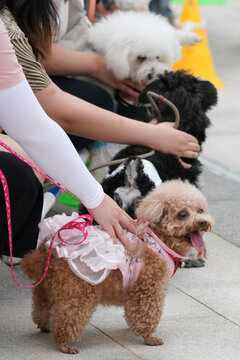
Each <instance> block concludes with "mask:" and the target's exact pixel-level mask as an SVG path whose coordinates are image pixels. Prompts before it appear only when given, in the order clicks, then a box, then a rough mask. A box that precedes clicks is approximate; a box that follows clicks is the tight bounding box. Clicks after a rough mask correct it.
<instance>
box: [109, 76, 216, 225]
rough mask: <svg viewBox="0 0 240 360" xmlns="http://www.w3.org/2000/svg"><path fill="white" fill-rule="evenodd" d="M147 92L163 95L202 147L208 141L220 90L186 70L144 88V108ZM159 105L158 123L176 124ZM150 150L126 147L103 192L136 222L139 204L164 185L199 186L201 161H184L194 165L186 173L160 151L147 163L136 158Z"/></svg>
mask: <svg viewBox="0 0 240 360" xmlns="http://www.w3.org/2000/svg"><path fill="white" fill-rule="evenodd" d="M148 91H152V92H155V93H157V94H159V95H162V96H163V97H165V98H166V99H167V100H169V101H171V102H172V103H173V104H174V105H175V106H176V107H177V109H178V111H179V114H180V124H179V127H178V129H179V130H182V131H185V132H187V133H189V134H191V135H193V136H195V137H196V138H197V140H198V142H199V145H200V146H202V144H203V142H204V141H205V139H206V129H207V128H208V127H209V126H210V124H211V122H210V119H209V118H208V116H207V112H208V110H210V109H211V108H212V107H213V106H214V105H216V104H217V90H216V88H215V87H214V85H213V84H212V83H210V82H209V81H205V80H201V79H199V78H196V77H194V76H192V75H190V74H188V73H187V72H185V71H184V70H178V71H176V72H173V71H166V72H165V73H164V74H159V75H158V76H157V77H156V78H155V79H154V80H152V81H151V82H150V83H149V84H148V85H147V86H146V87H145V88H144V90H143V91H142V92H141V94H140V96H139V102H140V103H141V104H147V103H148V99H147V93H148ZM156 103H157V102H156ZM157 105H158V108H159V111H160V113H161V119H160V120H159V121H161V122H165V121H167V122H175V115H174V112H173V111H172V109H171V108H170V107H169V106H168V105H166V104H165V103H157ZM153 126H154V125H153ZM150 150H151V149H149V148H146V147H143V146H133V145H131V146H127V147H126V148H124V149H123V150H121V151H120V152H118V153H117V154H116V155H115V157H114V158H113V160H116V159H122V158H126V160H125V161H124V162H123V164H121V165H120V166H118V165H112V166H110V168H109V173H108V175H107V176H106V177H105V178H104V179H103V181H102V186H103V189H104V192H105V193H107V194H108V195H109V196H111V197H112V198H113V199H114V200H115V201H116V202H117V203H118V205H119V206H120V207H121V208H122V209H124V210H125V211H126V212H127V213H128V214H129V215H130V216H131V217H133V218H135V208H136V206H137V204H138V202H139V200H140V199H141V198H142V197H144V196H145V195H147V193H148V192H149V191H150V190H152V189H153V188H154V187H155V186H157V185H158V184H159V183H160V182H161V181H163V182H164V181H166V180H172V179H178V178H179V179H181V180H188V181H189V182H190V183H192V184H194V185H196V186H198V180H199V175H200V174H201V171H202V165H201V163H200V161H199V160H198V159H187V158H183V160H184V161H185V162H187V163H190V164H191V165H192V166H191V168H189V169H186V168H184V167H183V166H182V165H181V163H180V162H179V160H178V159H177V157H176V156H174V155H170V154H165V153H162V152H160V151H155V153H154V154H153V155H151V156H150V157H148V158H147V159H144V160H140V159H139V158H138V157H137V156H138V155H142V154H145V153H148V152H150Z"/></svg>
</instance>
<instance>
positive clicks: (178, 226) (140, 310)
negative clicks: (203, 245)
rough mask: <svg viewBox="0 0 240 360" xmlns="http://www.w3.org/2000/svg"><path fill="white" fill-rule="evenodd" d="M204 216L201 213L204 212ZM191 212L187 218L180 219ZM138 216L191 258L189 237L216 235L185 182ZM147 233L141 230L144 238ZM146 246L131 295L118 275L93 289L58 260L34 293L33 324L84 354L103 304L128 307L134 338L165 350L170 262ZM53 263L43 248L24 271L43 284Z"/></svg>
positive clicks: (152, 196) (162, 192)
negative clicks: (159, 334)
mask: <svg viewBox="0 0 240 360" xmlns="http://www.w3.org/2000/svg"><path fill="white" fill-rule="evenodd" d="M200 210H201V211H200ZM183 212H185V213H186V216H185V217H183V216H181V215H180V214H181V213H183ZM136 214H137V216H138V217H139V218H141V219H142V221H143V223H144V222H146V221H148V222H149V226H150V228H151V229H152V230H153V231H154V232H155V233H156V234H157V235H159V236H160V237H161V239H162V240H163V241H164V242H165V243H166V244H167V245H168V246H169V247H170V248H172V249H173V250H174V251H176V252H178V253H179V254H181V255H183V256H184V255H186V254H187V253H188V252H189V250H190V249H191V248H192V244H191V242H190V240H189V236H188V234H189V233H191V232H193V231H195V232H199V233H203V232H205V231H210V230H211V228H212V220H211V217H210V215H209V214H208V213H207V203H206V199H205V198H204V196H203V194H202V193H201V192H200V191H199V190H198V189H197V188H196V187H195V186H193V185H191V184H189V183H186V182H185V183H183V182H181V181H179V180H174V181H170V182H166V183H165V184H163V185H161V186H159V187H158V188H156V189H154V190H153V191H152V192H151V193H149V194H148V195H147V196H146V197H145V198H144V199H143V200H142V201H141V203H140V204H139V206H138V208H137V210H136ZM145 231H146V229H145V228H144V227H143V226H140V227H139V233H140V234H141V235H143V234H144V232H145ZM137 243H138V246H139V244H140V245H141V254H142V255H141V256H142V258H143V261H144V264H145V266H144V268H143V270H142V271H141V273H140V276H139V278H138V280H137V281H136V282H135V283H133V284H132V285H130V287H129V288H128V289H127V290H126V289H124V288H123V282H122V275H121V273H120V271H119V270H113V271H111V273H110V274H109V276H108V277H107V278H106V279H105V280H104V282H102V283H101V284H99V285H95V286H93V285H90V284H88V283H87V282H85V281H83V280H82V279H80V278H78V277H77V276H76V275H75V274H74V273H73V272H72V271H71V270H70V268H69V266H68V264H67V262H66V261H65V260H63V259H57V258H52V259H51V262H50V267H49V270H48V273H47V276H46V278H45V279H44V281H43V282H42V283H41V284H40V285H39V286H38V287H36V288H34V289H33V312H32V317H33V321H34V322H35V323H36V324H37V325H38V327H39V328H40V330H41V331H51V332H52V334H53V336H54V339H55V342H56V344H57V345H58V346H59V348H60V349H61V350H62V351H63V352H65V353H71V354H75V353H77V352H78V351H79V350H78V348H77V347H76V346H75V345H73V344H71V343H72V342H74V341H77V340H78V339H79V338H80V336H81V334H82V331H83V328H84V326H86V325H87V323H88V322H89V320H90V317H91V315H92V313H93V312H94V310H95V308H96V306H97V305H98V304H103V305H116V306H124V308H125V319H126V321H127V323H128V325H129V327H130V328H131V330H132V331H133V333H134V334H136V335H140V336H142V337H143V338H144V341H145V343H146V344H148V345H161V344H163V341H162V339H160V338H155V337H153V336H152V333H153V332H154V330H155V329H156V327H157V325H158V323H159V320H160V317H161V314H162V310H163V303H164V298H165V293H166V290H167V286H168V282H169V273H168V269H167V264H166V262H165V261H164V260H163V259H162V258H160V257H159V255H157V253H155V252H153V251H152V250H151V249H149V248H148V247H147V246H146V245H145V244H144V243H142V242H137ZM46 261H47V250H46V248H45V245H44V244H42V245H41V246H40V247H39V248H38V249H37V250H35V251H33V252H32V253H29V254H27V255H26V256H25V257H24V258H23V260H22V262H21V267H22V269H23V271H24V272H25V273H26V274H27V275H28V277H29V278H30V279H31V280H33V281H34V282H37V281H39V280H40V278H41V276H42V274H43V272H44V268H45V265H46Z"/></svg>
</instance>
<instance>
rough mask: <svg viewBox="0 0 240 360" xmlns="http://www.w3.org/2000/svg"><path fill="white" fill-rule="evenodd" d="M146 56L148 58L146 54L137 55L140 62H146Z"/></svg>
mask: <svg viewBox="0 0 240 360" xmlns="http://www.w3.org/2000/svg"><path fill="white" fill-rule="evenodd" d="M146 58H147V57H146V56H140V55H139V56H138V57H137V59H138V61H140V62H144V61H145V60H146Z"/></svg>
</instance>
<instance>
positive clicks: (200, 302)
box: [172, 284, 240, 328]
mask: <svg viewBox="0 0 240 360" xmlns="http://www.w3.org/2000/svg"><path fill="white" fill-rule="evenodd" d="M172 286H173V287H174V288H175V289H177V290H179V291H181V292H182V293H183V294H185V295H187V296H188V297H190V298H191V299H193V300H195V301H197V302H198V303H199V304H201V305H203V306H204V307H206V308H207V309H209V310H211V311H212V312H214V313H215V314H217V315H219V316H221V317H222V318H223V319H225V320H227V321H228V322H230V323H231V324H233V325H235V326H237V327H238V328H240V325H239V324H237V323H235V322H234V321H232V320H230V319H228V318H227V317H226V316H224V315H223V314H221V313H219V312H218V311H216V310H214V309H213V308H211V307H210V306H208V305H206V304H204V303H203V302H202V301H200V300H198V299H196V298H195V297H194V296H192V295H190V294H188V293H187V292H185V291H184V290H182V289H180V288H179V287H177V286H176V285H173V284H172Z"/></svg>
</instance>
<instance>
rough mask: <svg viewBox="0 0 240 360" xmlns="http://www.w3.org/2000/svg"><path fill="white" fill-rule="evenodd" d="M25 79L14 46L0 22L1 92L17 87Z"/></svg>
mask: <svg viewBox="0 0 240 360" xmlns="http://www.w3.org/2000/svg"><path fill="white" fill-rule="evenodd" d="M23 79H24V74H23V71H22V68H21V66H20V65H19V64H18V61H17V58H16V55H15V52H14V50H13V47H12V44H11V42H10V40H9V37H8V34H7V31H6V29H5V27H4V24H3V22H2V21H1V20H0V90H3V89H6V88H10V87H12V86H14V85H17V84H18V83H19V82H20V81H22V80H23Z"/></svg>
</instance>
